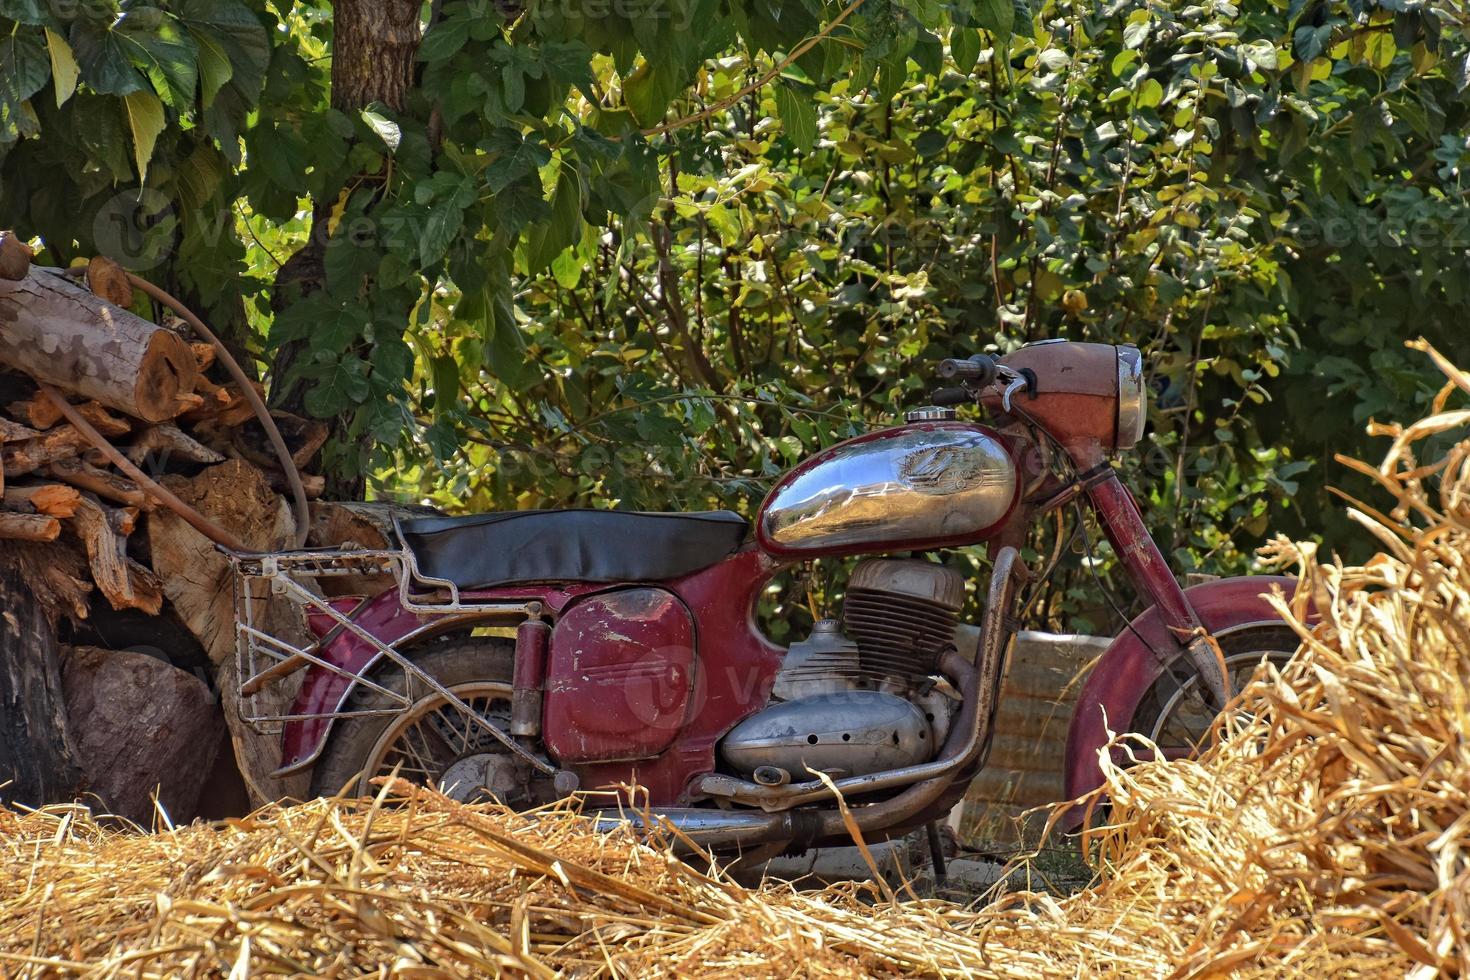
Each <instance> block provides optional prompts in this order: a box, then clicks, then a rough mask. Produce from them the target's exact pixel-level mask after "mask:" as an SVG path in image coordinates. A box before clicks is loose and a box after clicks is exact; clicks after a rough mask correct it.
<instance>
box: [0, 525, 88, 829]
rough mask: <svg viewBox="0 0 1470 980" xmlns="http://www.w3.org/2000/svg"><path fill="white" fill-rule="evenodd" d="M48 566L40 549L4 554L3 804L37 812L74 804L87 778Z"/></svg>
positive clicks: (0, 610)
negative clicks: (48, 594)
mask: <svg viewBox="0 0 1470 980" xmlns="http://www.w3.org/2000/svg"><path fill="white" fill-rule="evenodd" d="M41 567H42V566H40V565H38V564H36V563H35V561H34V551H33V550H27V549H24V548H20V547H17V546H11V545H6V546H3V547H0V784H3V785H0V800H4V801H5V802H7V803H24V804H28V805H31V806H39V805H41V804H43V803H51V802H54V801H56V800H70V799H72V798H73V797H74V796H75V795H76V793H77V790H78V789H79V787H80V785H81V776H82V773H81V768H80V767H79V766H78V764H77V755H76V751H75V746H74V745H73V743H72V739H71V737H70V732H69V730H68V727H67V716H66V706H65V701H64V700H63V693H62V685H61V660H60V652H59V649H58V647H57V643H56V628H55V625H54V619H53V617H52V615H51V611H50V610H49V609H48V608H47V607H46V604H45V597H44V593H43V592H42V591H41V590H39V589H38V588H37V587H36V581H35V578H36V576H37V575H38V574H39V573H40V571H41Z"/></svg>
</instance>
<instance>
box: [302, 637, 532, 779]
mask: <svg viewBox="0 0 1470 980" xmlns="http://www.w3.org/2000/svg"><path fill="white" fill-rule="evenodd" d="M514 656H515V653H514V647H513V646H512V645H511V644H510V643H509V642H507V641H504V640H499V639H494V638H482V637H472V638H467V639H463V640H454V641H450V642H446V643H444V644H443V645H441V646H439V647H437V648H434V649H432V650H430V651H428V652H426V653H425V654H423V655H422V656H420V657H417V658H415V663H416V664H417V666H418V667H419V668H420V669H422V670H423V671H424V672H425V673H427V674H428V675H429V676H431V677H433V678H434V680H435V681H437V682H438V683H439V684H441V685H442V686H443V687H444V688H445V689H446V690H448V691H449V692H451V693H452V694H453V695H454V696H455V697H456V698H458V699H459V700H460V701H462V702H464V704H465V706H466V707H468V708H469V709H470V710H471V711H472V712H474V713H475V714H476V715H478V716H479V717H481V718H483V719H485V720H486V721H489V722H491V723H492V724H494V725H495V726H496V727H498V728H499V729H500V730H501V731H506V730H507V729H508V728H509V727H510V696H511V680H510V678H511V669H512V665H513V663H514ZM374 679H375V681H376V682H377V683H378V684H380V685H381V686H383V687H385V688H387V689H388V690H391V691H394V692H395V693H400V694H401V693H405V692H407V693H408V695H409V697H410V699H411V700H410V704H409V706H408V708H407V709H402V707H401V704H402V703H401V702H398V701H394V700H392V699H389V698H387V697H385V696H384V695H380V694H375V695H369V696H368V697H366V698H365V699H363V700H362V701H359V702H358V704H359V705H360V706H361V707H364V708H378V707H391V708H399V709H400V710H398V711H395V712H394V713H393V714H388V715H366V716H356V717H349V718H344V719H342V720H340V721H338V722H337V724H336V725H335V726H334V727H333V729H332V734H331V735H330V736H329V738H328V741H327V745H326V748H325V749H323V751H322V757H321V759H320V761H319V762H318V763H317V767H316V769H315V771H314V772H313V774H312V792H313V793H314V794H315V795H318V796H330V795H332V794H334V793H337V792H339V791H341V790H342V788H343V787H347V788H348V791H349V792H354V793H356V794H358V795H361V796H367V795H371V794H373V793H375V792H377V789H378V787H377V786H375V785H374V784H373V780H374V779H375V778H377V777H379V776H387V775H390V774H391V773H393V772H394V770H395V769H396V770H397V772H398V775H399V777H400V778H402V779H407V780H409V781H411V782H415V783H418V784H420V785H424V786H433V787H434V788H436V789H438V790H439V791H440V792H442V793H444V794H445V795H446V796H449V797H452V798H453V799H456V800H460V801H462V802H481V801H484V800H490V799H496V800H499V801H500V802H502V803H507V804H510V805H522V804H529V802H530V786H529V772H528V771H527V768H528V767H527V766H526V765H525V764H524V763H523V762H522V761H520V760H519V759H517V758H516V757H515V756H514V755H513V754H512V753H511V752H510V751H509V750H508V749H507V748H506V747H505V746H504V745H502V744H501V742H500V741H499V740H498V739H496V738H495V736H493V735H491V734H490V733H489V732H487V731H486V730H485V729H484V727H483V726H481V725H479V724H478V723H477V722H476V721H475V719H474V718H472V717H470V716H469V715H467V714H466V713H465V712H464V710H463V709H461V708H460V707H459V706H458V705H456V704H454V703H452V702H451V701H449V700H448V699H446V698H445V697H444V696H443V695H442V694H440V693H439V692H438V691H436V690H434V689H432V688H430V687H429V686H428V685H426V684H424V683H423V682H422V681H419V680H417V679H416V678H413V677H411V676H405V674H404V672H403V671H402V670H400V669H398V668H397V667H396V666H393V667H385V668H384V670H383V671H382V672H381V676H379V677H376V678H374Z"/></svg>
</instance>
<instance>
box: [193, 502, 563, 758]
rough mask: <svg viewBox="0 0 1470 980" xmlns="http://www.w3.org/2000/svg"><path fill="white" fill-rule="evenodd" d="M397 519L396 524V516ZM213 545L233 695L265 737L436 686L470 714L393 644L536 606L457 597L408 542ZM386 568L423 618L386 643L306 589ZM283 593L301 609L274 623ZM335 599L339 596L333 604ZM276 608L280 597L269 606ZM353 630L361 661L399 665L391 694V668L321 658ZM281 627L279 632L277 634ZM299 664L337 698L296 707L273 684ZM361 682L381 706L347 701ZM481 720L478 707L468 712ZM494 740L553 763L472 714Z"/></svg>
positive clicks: (390, 704) (524, 613)
mask: <svg viewBox="0 0 1470 980" xmlns="http://www.w3.org/2000/svg"><path fill="white" fill-rule="evenodd" d="M395 523H396V522H395ZM219 551H220V552H221V553H222V554H223V555H224V556H225V558H226V560H227V561H229V563H230V566H231V568H232V570H233V572H234V575H233V579H234V590H233V591H234V613H235V661H236V682H237V684H238V689H239V693H240V704H239V711H240V715H241V717H242V718H243V719H244V720H245V721H246V722H248V723H249V724H250V725H251V726H252V727H253V728H254V729H255V730H256V731H258V732H260V733H261V734H264V735H274V734H279V733H280V732H281V730H282V727H283V725H285V724H286V723H288V722H306V721H319V720H335V719H337V718H344V717H352V716H366V715H394V714H398V713H400V712H403V711H405V710H407V709H408V708H409V707H410V706H411V704H412V700H413V697H414V696H415V695H416V694H418V695H421V694H422V693H426V692H428V691H431V690H432V691H435V692H437V693H438V694H439V695H440V696H441V697H444V698H445V699H446V700H448V702H449V703H450V705H451V706H453V707H456V708H458V709H459V710H460V711H463V712H465V713H467V714H471V715H474V713H473V712H472V711H470V709H469V707H468V706H467V705H465V704H463V703H462V702H461V701H460V699H459V698H457V697H455V696H454V695H453V694H452V693H451V692H449V691H447V690H445V689H444V688H443V686H442V685H441V684H439V682H438V681H436V680H435V679H434V678H433V677H431V676H430V675H428V674H427V673H425V672H424V671H422V670H420V669H419V668H418V667H417V666H415V665H414V663H413V662H412V661H411V660H409V659H408V658H406V657H405V656H404V655H403V654H402V653H400V652H399V650H398V649H396V647H402V646H403V645H404V644H405V642H406V641H407V640H410V639H412V638H414V637H416V636H418V635H420V634H432V633H434V632H438V631H440V630H443V629H445V628H452V626H453V625H454V624H455V623H456V622H459V621H466V622H474V623H476V624H481V623H485V622H486V621H487V620H489V621H495V620H499V619H501V618H503V619H504V621H505V622H506V624H507V625H515V624H518V623H519V622H521V621H522V620H524V619H526V618H529V617H531V616H533V615H540V614H541V613H542V609H541V604H540V603H539V602H536V601H534V600H526V601H509V602H507V601H506V600H504V599H497V600H494V601H480V602H477V601H475V600H474V599H470V600H468V601H466V600H465V598H464V596H463V595H462V594H461V592H460V590H459V589H458V588H456V587H455V585H454V583H452V582H445V581H442V580H439V579H434V578H429V577H425V576H421V575H419V574H418V567H417V564H416V562H415V561H414V556H413V553H412V551H411V550H410V549H408V548H401V549H375V550H369V549H362V548H315V549H301V550H295V551H279V552H264V553H255V552H236V551H231V550H229V549H227V548H223V547H221V548H219ZM364 575H367V576H392V578H393V580H394V581H395V582H397V583H398V596H397V598H398V601H399V603H400V604H401V605H402V608H403V609H404V610H405V611H406V612H409V613H412V614H413V615H414V616H415V617H416V618H417V619H418V620H419V621H420V623H421V624H422V625H421V627H420V628H419V629H418V630H415V631H414V632H412V633H411V634H410V635H409V636H408V637H403V638H400V639H398V640H396V641H393V642H384V641H383V640H382V639H380V638H379V637H377V636H374V635H373V633H372V632H371V631H369V630H367V629H364V628H363V627H362V626H361V625H359V624H358V623H356V622H355V621H354V620H353V613H354V612H356V610H349V611H344V610H343V609H342V608H340V606H341V600H340V598H338V599H334V598H333V597H330V596H325V595H322V594H321V593H320V591H318V590H317V589H315V588H313V587H312V583H314V582H316V581H318V580H321V579H330V578H337V577H345V576H364ZM281 600H286V601H288V602H290V603H291V604H292V605H293V606H295V607H296V608H297V609H299V610H300V612H301V613H302V614H303V615H302V616H301V617H300V618H297V617H294V616H293V617H292V622H291V623H290V624H283V623H281V622H280V619H279V617H276V619H275V622H273V621H272V616H271V608H272V606H273V604H278V603H280V601H281ZM334 602H336V603H337V604H336V605H334ZM276 608H279V605H276ZM307 615H311V616H318V617H326V618H327V619H328V620H330V621H331V627H330V629H329V630H328V631H326V633H325V636H324V637H323V639H321V640H318V639H316V638H315V637H308V636H307V635H305V634H304V632H303V627H304V623H305V616H307ZM343 633H349V634H351V635H352V636H353V637H354V638H355V639H357V640H359V641H361V643H362V644H363V645H364V646H365V647H366V648H367V649H366V651H365V655H366V657H367V660H368V662H369V663H371V662H374V661H376V662H377V663H378V664H379V671H381V669H382V668H383V667H386V666H387V665H392V669H396V670H399V671H402V672H403V675H400V676H403V679H404V683H403V684H402V685H401V687H400V691H404V692H408V693H399V691H395V690H393V684H392V683H391V681H392V680H393V679H394V678H393V674H392V673H389V674H388V675H386V676H385V675H383V674H382V673H381V672H375V675H374V676H372V677H369V676H365V673H366V670H365V665H364V664H362V663H359V664H356V665H355V666H354V667H353V668H347V667H343V666H340V665H338V664H334V663H332V662H331V661H329V660H327V659H325V658H324V657H323V656H321V654H320V651H321V648H322V644H323V643H324V642H327V641H330V640H335V639H339V638H340V637H341V635H342V634H343ZM283 634H284V635H283ZM307 668H317V669H320V670H323V671H326V672H328V673H330V674H333V675H335V676H336V677H339V678H341V679H342V682H343V683H342V697H341V698H340V699H339V700H338V702H337V703H335V704H331V705H320V706H317V707H316V710H310V711H308V710H302V709H298V708H297V706H295V705H293V704H292V703H291V701H292V700H293V699H294V697H295V691H294V690H292V689H290V688H288V687H283V686H282V684H281V682H282V681H285V680H286V679H288V678H291V677H293V676H296V675H299V674H300V673H301V672H302V671H303V670H305V669H307ZM356 690H363V691H367V692H370V693H371V694H374V695H378V696H379V697H380V699H381V700H382V701H385V702H386V704H378V705H376V706H354V704H353V699H352V698H350V697H349V695H350V693H351V692H353V691H356ZM475 717H476V718H477V719H479V716H478V715H475ZM479 722H480V724H481V726H482V727H484V728H486V730H487V731H489V732H490V734H491V735H493V736H494V737H495V738H496V739H498V740H501V741H502V742H505V743H506V744H507V748H509V749H511V751H512V752H513V753H514V754H516V755H518V756H523V757H524V761H527V762H529V763H530V764H532V765H533V766H534V767H535V768H537V769H541V770H543V771H547V772H550V771H553V769H552V767H550V766H549V765H548V764H547V763H546V762H545V761H544V760H542V759H540V758H537V757H536V756H534V755H532V754H531V753H529V752H527V751H526V750H525V748H524V747H523V746H521V745H520V744H519V743H518V742H515V741H514V740H513V739H511V738H510V736H509V735H508V734H507V733H505V732H502V731H501V730H500V729H499V728H497V727H496V726H493V725H490V724H489V723H488V722H485V721H484V720H483V719H479Z"/></svg>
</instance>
